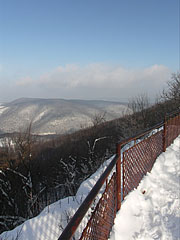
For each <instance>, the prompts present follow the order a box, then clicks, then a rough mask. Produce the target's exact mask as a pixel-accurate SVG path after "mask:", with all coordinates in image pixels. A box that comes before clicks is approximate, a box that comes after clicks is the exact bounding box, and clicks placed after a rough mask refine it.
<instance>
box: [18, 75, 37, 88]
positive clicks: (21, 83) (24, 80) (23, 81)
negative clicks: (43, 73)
mask: <svg viewBox="0 0 180 240" xmlns="http://www.w3.org/2000/svg"><path fill="white" fill-rule="evenodd" d="M31 84H34V80H33V79H32V78H31V77H30V76H26V77H23V78H21V79H20V80H18V81H16V85H17V86H28V85H31Z"/></svg>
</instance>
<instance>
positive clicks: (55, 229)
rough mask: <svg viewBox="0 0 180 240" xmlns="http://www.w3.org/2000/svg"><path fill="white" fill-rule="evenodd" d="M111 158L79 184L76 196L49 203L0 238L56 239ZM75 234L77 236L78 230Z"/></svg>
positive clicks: (19, 239) (2, 239) (6, 239)
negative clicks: (35, 214)
mask: <svg viewBox="0 0 180 240" xmlns="http://www.w3.org/2000/svg"><path fill="white" fill-rule="evenodd" d="M111 160H112V158H110V159H109V160H107V161H106V162H105V163H104V164H103V165H102V166H101V167H100V168H99V169H98V170H97V171H96V172H95V173H94V174H93V175H92V176H91V177H90V178H88V179H87V180H86V181H84V182H83V183H82V184H81V185H80V187H79V189H78V191H77V194H76V196H74V197H68V198H65V199H61V200H59V201H57V202H55V203H53V204H51V205H49V206H48V207H46V208H45V209H44V210H43V211H42V212H41V213H40V214H39V215H38V216H37V217H34V218H32V219H30V220H27V221H26V222H24V223H23V224H22V225H20V226H18V227H16V228H15V229H13V230H12V231H7V232H4V233H2V234H1V235H0V240H14V239H15V238H16V236H17V235H18V236H19V238H18V240H56V239H58V237H59V236H60V234H61V232H62V230H63V228H64V227H65V226H66V225H67V219H68V218H69V217H71V216H73V215H74V213H75V212H76V210H77V209H78V207H79V206H80V205H81V203H82V201H83V200H84V199H85V197H86V196H87V195H88V193H89V192H90V190H91V189H92V187H93V186H94V185H95V183H96V182H97V180H98V179H99V177H100V176H101V174H102V173H103V172H104V171H105V169H106V167H107V166H108V165H109V163H110V162H111ZM102 190H103V189H102ZM86 223H87V219H84V222H83V223H82V226H81V227H83V228H84V226H85V224H86ZM79 231H82V230H79ZM77 236H79V233H78V232H77Z"/></svg>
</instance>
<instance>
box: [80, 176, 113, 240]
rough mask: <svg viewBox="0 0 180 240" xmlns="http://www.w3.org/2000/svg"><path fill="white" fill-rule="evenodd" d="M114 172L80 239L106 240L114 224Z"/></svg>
mask: <svg viewBox="0 0 180 240" xmlns="http://www.w3.org/2000/svg"><path fill="white" fill-rule="evenodd" d="M116 196H117V194H116V173H113V175H112V177H111V179H110V181H109V182H108V183H107V184H106V189H105V191H104V193H103V195H102V197H101V199H100V200H99V202H98V204H97V206H96V208H95V210H94V211H93V213H92V215H91V218H90V220H89V221H88V224H87V226H86V228H85V229H84V231H83V233H82V236H81V238H80V240H107V239H108V237H109V233H110V231H111V228H112V226H113V224H114V219H115V216H116V209H117V198H116Z"/></svg>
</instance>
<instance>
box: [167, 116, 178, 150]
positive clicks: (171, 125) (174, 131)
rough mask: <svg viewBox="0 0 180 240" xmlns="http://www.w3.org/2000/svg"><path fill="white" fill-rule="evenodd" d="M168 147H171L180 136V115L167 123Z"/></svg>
mask: <svg viewBox="0 0 180 240" xmlns="http://www.w3.org/2000/svg"><path fill="white" fill-rule="evenodd" d="M165 124H166V133H165V134H166V147H169V146H170V144H171V143H172V142H173V140H174V139H175V138H177V137H178V135H179V134H180V115H177V116H174V117H172V118H170V119H168V120H167V121H166V123H165Z"/></svg>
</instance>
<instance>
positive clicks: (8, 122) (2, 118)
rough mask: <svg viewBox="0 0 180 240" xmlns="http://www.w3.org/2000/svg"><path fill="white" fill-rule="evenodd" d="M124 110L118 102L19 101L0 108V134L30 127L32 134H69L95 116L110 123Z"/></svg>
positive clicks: (85, 125) (86, 125)
mask: <svg viewBox="0 0 180 240" xmlns="http://www.w3.org/2000/svg"><path fill="white" fill-rule="evenodd" d="M127 109H128V108H127V105H126V104H123V103H118V102H108V101H88V100H64V99H37V98H32V99H31V98H22V99H17V100H15V101H13V102H10V103H6V104H4V105H3V106H2V105H0V122H1V124H0V132H2V133H12V132H15V131H19V130H21V131H24V130H26V129H27V127H28V126H29V124H30V123H32V132H33V133H35V134H44V133H47V134H56V133H60V134H64V133H71V132H74V131H76V130H79V129H81V128H84V127H89V126H91V125H92V119H93V117H94V116H95V115H96V114H104V113H106V114H105V117H106V120H112V119H115V118H119V117H121V116H122V115H123V113H125V112H126V110H127Z"/></svg>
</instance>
